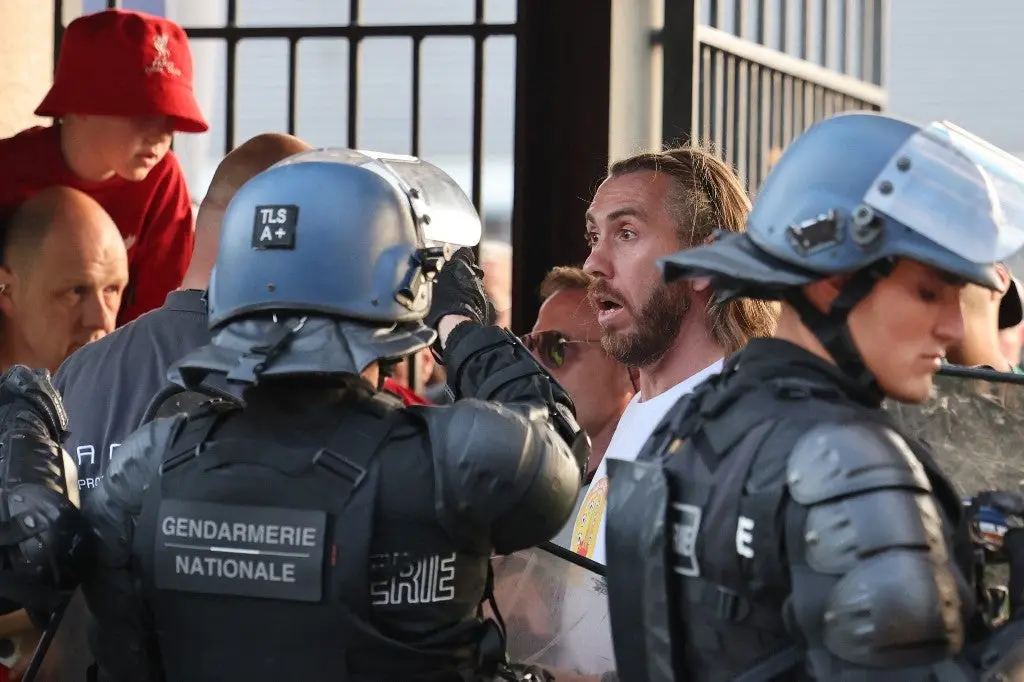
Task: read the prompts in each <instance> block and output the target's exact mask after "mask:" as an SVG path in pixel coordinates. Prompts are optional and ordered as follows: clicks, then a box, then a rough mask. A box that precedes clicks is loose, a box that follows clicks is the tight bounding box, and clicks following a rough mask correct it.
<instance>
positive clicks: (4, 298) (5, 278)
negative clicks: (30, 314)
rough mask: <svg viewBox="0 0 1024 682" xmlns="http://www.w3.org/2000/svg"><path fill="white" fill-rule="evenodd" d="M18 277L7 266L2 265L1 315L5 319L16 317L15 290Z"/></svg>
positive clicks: (0, 282) (0, 288)
mask: <svg viewBox="0 0 1024 682" xmlns="http://www.w3.org/2000/svg"><path fill="white" fill-rule="evenodd" d="M16 280H17V276H16V275H15V274H14V273H13V272H11V269H10V268H8V267H7V266H3V265H0V313H3V315H4V316H5V317H13V315H14V299H13V297H12V294H13V289H14V286H15V283H16Z"/></svg>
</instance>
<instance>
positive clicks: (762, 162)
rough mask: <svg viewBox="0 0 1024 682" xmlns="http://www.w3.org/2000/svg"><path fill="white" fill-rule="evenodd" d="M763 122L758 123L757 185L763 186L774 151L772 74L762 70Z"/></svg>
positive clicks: (769, 71) (767, 70)
mask: <svg viewBox="0 0 1024 682" xmlns="http://www.w3.org/2000/svg"><path fill="white" fill-rule="evenodd" d="M759 88H760V91H761V93H760V94H761V120H760V122H759V123H758V136H759V138H760V139H759V140H758V156H759V157H760V158H759V159H758V162H759V164H758V175H757V185H758V187H760V186H761V183H762V182H764V178H765V175H767V173H768V162H769V160H770V156H771V150H772V128H771V126H772V72H771V70H769V69H767V68H762V69H761V85H760V86H759Z"/></svg>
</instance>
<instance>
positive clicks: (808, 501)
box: [786, 423, 964, 672]
mask: <svg viewBox="0 0 1024 682" xmlns="http://www.w3.org/2000/svg"><path fill="white" fill-rule="evenodd" d="M787 475H788V483H789V492H790V495H791V497H792V499H793V500H794V501H795V502H796V503H797V505H799V507H796V508H795V509H792V510H790V515H791V517H790V519H789V523H788V524H787V538H786V545H787V551H788V553H789V555H790V564H791V571H792V577H793V594H792V595H791V597H790V606H791V607H792V609H793V612H792V613H793V616H794V618H795V620H796V622H797V624H798V626H799V629H800V630H801V632H802V634H803V635H804V637H806V638H807V640H808V644H809V647H808V648H809V652H808V655H809V657H810V659H811V662H812V665H813V664H814V661H815V656H816V655H817V656H821V655H822V654H824V653H825V652H827V653H828V654H830V655H831V656H832V657H835V658H838V659H839V660H840V661H843V662H847V663H852V664H854V665H857V666H864V667H867V668H890V669H891V668H901V667H909V666H919V665H929V664H933V663H936V662H940V661H943V660H946V659H949V658H950V657H951V656H953V655H955V654H956V653H957V652H958V651H959V650H960V648H961V647H962V645H963V639H964V629H963V619H962V616H961V597H960V591H959V588H958V583H957V580H956V577H955V574H954V571H955V570H956V569H955V568H954V566H953V562H952V559H951V557H950V554H949V549H948V547H947V545H946V540H945V533H944V525H943V520H942V516H941V515H940V513H939V511H938V508H937V507H936V504H935V500H934V498H933V497H932V494H931V484H930V483H929V481H928V478H927V476H926V474H925V472H924V469H923V467H922V466H921V463H920V462H919V461H918V460H917V459H916V457H914V455H913V453H912V452H911V451H910V449H909V447H908V446H907V444H906V442H905V441H904V440H903V439H902V437H900V436H899V435H898V434H897V433H895V432H893V431H891V430H889V429H886V428H883V427H881V426H879V425H876V424H869V423H852V424H825V425H821V426H818V427H815V428H814V429H811V430H810V431H808V432H807V433H806V434H805V435H804V436H803V437H802V438H801V439H800V440H799V441H798V442H797V444H796V446H795V447H794V448H793V450H792V452H791V454H790V457H789V461H788V471H787ZM826 658H827V657H826ZM826 658H820V659H819V660H818V663H819V666H820V667H819V668H818V670H817V671H816V672H821V671H824V670H825V669H827V668H828V667H829V666H830V665H832V664H831V663H828V662H826Z"/></svg>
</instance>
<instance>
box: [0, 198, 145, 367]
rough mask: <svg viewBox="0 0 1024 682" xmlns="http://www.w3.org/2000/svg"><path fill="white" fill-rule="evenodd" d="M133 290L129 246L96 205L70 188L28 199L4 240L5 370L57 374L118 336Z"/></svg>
mask: <svg viewBox="0 0 1024 682" xmlns="http://www.w3.org/2000/svg"><path fill="white" fill-rule="evenodd" d="M127 284H128V256H127V252H126V249H125V246H124V240H123V239H122V237H121V233H120V232H119V231H118V229H117V226H116V225H115V224H114V221H113V220H112V219H111V218H110V216H109V215H108V214H107V212H106V211H105V210H103V207H101V206H100V205H99V204H98V203H96V201H95V200H94V199H92V198H91V197H89V196H88V195H87V194H84V193H82V192H79V191H78V190H75V189H71V188H69V187H51V188H49V189H46V190H43V191H42V192H40V193H39V194H36V195H35V196H34V197H32V198H31V199H28V200H27V201H26V202H25V203H24V204H22V205H21V206H20V207H19V209H18V210H17V211H16V212H15V214H14V215H13V216H12V217H11V219H10V221H9V222H8V224H7V228H6V230H5V233H4V243H3V266H2V267H0V313H3V317H2V319H0V369H4V370H6V369H7V368H8V367H10V366H11V365H14V364H23V365H28V366H29V367H34V368H43V369H48V370H50V372H56V371H57V368H58V367H59V366H60V364H61V363H62V362H63V361H64V359H65V358H67V357H68V356H69V355H71V353H73V352H74V351H75V350H77V349H79V348H81V347H82V346H84V345H85V344H87V343H89V342H90V341H95V340H96V339H98V338H100V337H102V336H104V335H106V334H108V333H110V332H111V331H113V329H114V327H115V325H116V322H117V311H118V309H119V308H120V306H121V295H122V294H123V293H124V289H125V287H126V286H127Z"/></svg>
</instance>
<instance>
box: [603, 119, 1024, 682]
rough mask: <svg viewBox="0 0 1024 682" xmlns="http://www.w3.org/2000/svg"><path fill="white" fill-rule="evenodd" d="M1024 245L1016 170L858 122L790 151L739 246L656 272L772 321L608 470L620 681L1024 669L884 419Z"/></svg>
mask: <svg viewBox="0 0 1024 682" xmlns="http://www.w3.org/2000/svg"><path fill="white" fill-rule="evenodd" d="M1022 244H1024V164H1022V163H1021V162H1020V161H1019V160H1017V159H1015V158H1013V157H1011V156H1009V155H1008V154H1005V153H1003V152H1002V151H1000V150H998V149H996V148H994V147H992V146H991V145H989V144H987V143H986V142H984V141H983V140H980V139H978V138H976V137H974V136H973V135H971V134H970V133H967V132H966V131H963V130H961V129H959V128H957V127H956V126H954V125H952V124H948V123H935V124H932V125H929V126H926V127H919V126H916V125H912V124H909V123H906V122H903V121H900V120H896V119H893V118H889V117H886V116H881V115H870V114H859V113H858V114H849V115H842V116H837V117H835V118H831V119H828V120H826V121H824V122H821V123H818V124H816V125H815V126H813V127H812V128H810V129H809V130H808V131H807V132H806V133H804V134H803V135H802V136H801V137H800V138H798V139H797V140H796V141H795V142H794V143H793V144H792V145H791V146H790V147H789V149H787V151H786V152H785V154H784V155H783V156H782V158H781V160H780V161H779V162H778V165H777V166H776V167H775V168H774V169H773V170H772V173H771V174H770V175H769V177H768V178H767V180H766V182H765V184H764V185H763V187H762V188H761V189H760V191H759V193H758V199H757V202H756V204H755V206H754V208H753V212H752V213H751V214H750V217H749V221H748V232H747V233H745V234H728V235H721V236H720V237H718V238H717V239H716V241H715V242H714V243H712V244H709V245H705V246H702V247H700V248H695V249H691V250H688V251H684V252H681V253H678V254H676V255H673V256H671V257H669V258H666V259H664V261H663V262H662V264H661V265H662V267H663V273H664V276H665V278H666V279H667V280H673V279H677V278H687V279H696V280H698V281H700V282H703V283H704V284H703V286H710V287H711V288H712V290H713V291H715V292H716V295H717V296H719V297H724V298H728V297H736V296H740V297H749V298H760V299H768V300H780V301H781V302H782V315H781V318H780V320H779V325H778V330H777V332H776V334H775V338H771V339H754V340H752V341H751V342H750V343H749V345H748V346H746V347H745V348H744V349H742V350H740V351H739V352H738V353H737V354H736V355H734V356H733V357H731V358H730V359H728V360H727V362H726V365H725V368H724V370H723V371H722V373H721V375H719V376H718V377H715V378H712V379H710V380H708V381H707V382H706V383H705V384H703V385H702V386H701V387H699V388H698V389H697V391H696V392H695V393H694V394H693V395H692V396H691V397H689V398H684V399H683V400H681V401H680V402H679V403H678V404H677V405H676V406H675V407H674V408H672V410H671V411H670V412H669V413H668V415H667V416H666V417H665V419H664V420H663V421H662V423H661V424H660V425H659V426H658V428H657V429H656V430H655V431H654V433H653V435H652V437H651V439H650V440H649V441H648V443H647V444H646V446H645V447H644V450H643V451H642V453H641V456H640V458H639V459H638V460H637V462H636V463H628V462H621V461H617V462H610V466H609V471H610V475H611V484H610V495H609V512H608V514H609V516H608V553H607V554H608V568H607V570H608V574H607V575H608V584H609V585H608V586H609V600H610V609H611V615H612V623H613V635H614V643H615V653H616V661H617V664H618V671H619V676H620V679H623V680H627V681H629V682H634V681H639V680H644V681H645V682H646V681H650V682H660V681H662V680H687V681H693V682H720V681H725V680H742V681H743V682H752V681H754V680H760V681H767V680H801V681H802V680H843V681H847V680H872V681H879V682H889V681H892V682H895V681H896V680H898V681H900V682H918V681H925V680H929V681H931V680H937V681H941V680H950V681H952V680H973V679H979V677H981V678H982V679H992V680H995V679H1020V678H1018V677H1016V676H1015V675H1024V668H1021V669H1020V670H1013V671H1011V669H1012V667H1013V666H1014V665H1015V663H1014V659H1015V658H1016V659H1017V661H1016V665H1024V655H1022V654H1024V650H1022V651H1016V652H1014V653H1010V650H1011V649H1012V648H1013V646H1014V645H1015V644H1016V643H1017V642H1020V640H1021V638H1022V636H1024V622H1016V623H1013V622H1011V623H1010V624H1009V625H1006V626H1004V627H1003V628H1002V629H1001V630H999V631H996V632H993V631H992V630H991V627H990V626H989V625H988V624H986V623H981V622H979V619H978V617H977V615H978V611H977V609H976V608H975V606H974V600H973V595H974V593H973V590H972V588H971V583H972V580H973V577H972V575H971V566H972V565H973V563H972V560H971V554H972V551H971V546H970V543H969V541H967V540H966V536H965V535H964V534H963V531H964V529H965V524H963V523H962V513H963V512H962V508H961V504H960V500H959V498H958V496H957V494H956V492H955V490H954V489H953V487H952V485H951V484H950V482H949V481H948V480H947V479H946V478H945V477H944V476H943V474H942V472H940V471H939V470H938V468H937V467H936V466H935V464H934V462H933V460H932V458H931V456H930V454H929V453H928V451H927V450H926V449H925V448H924V447H923V446H921V445H920V444H919V443H918V442H916V441H914V440H912V439H911V438H908V437H907V436H906V435H904V434H901V433H899V432H898V430H897V429H896V428H895V427H894V425H893V424H892V423H890V421H889V420H888V419H887V418H886V413H885V412H883V410H882V409H881V407H880V404H881V402H882V400H883V398H884V397H889V398H891V399H894V400H899V401H903V402H910V403H919V402H923V401H924V400H926V399H927V398H928V396H929V392H930V389H931V385H932V376H933V374H934V373H935V372H936V371H937V370H938V369H939V366H940V364H941V362H942V358H943V355H944V353H945V351H946V349H947V348H948V347H949V346H950V345H952V344H955V343H956V342H958V341H959V340H960V338H961V337H962V334H963V324H962V320H961V316H960V300H959V294H960V289H961V288H962V287H963V286H964V285H965V284H966V283H974V284H978V285H981V286H984V287H988V288H991V289H994V288H996V287H998V286H999V279H998V278H997V276H996V273H995V272H994V270H993V267H992V265H993V263H995V262H997V261H1000V260H1002V259H1004V258H1006V257H1007V256H1010V255H1011V254H1012V253H1014V252H1015V251H1017V250H1018V249H1019V248H1020V247H1021V246H1022ZM641 567H642V569H643V570H640V569H641ZM1000 674H1003V675H1006V677H1005V678H1003V677H999V676H998V675H1000Z"/></svg>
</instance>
